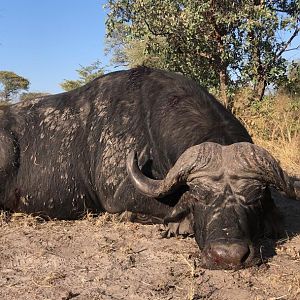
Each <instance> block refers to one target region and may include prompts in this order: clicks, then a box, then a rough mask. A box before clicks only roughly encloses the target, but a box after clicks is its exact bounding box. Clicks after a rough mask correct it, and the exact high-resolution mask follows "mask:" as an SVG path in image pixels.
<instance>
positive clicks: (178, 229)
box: [161, 215, 194, 238]
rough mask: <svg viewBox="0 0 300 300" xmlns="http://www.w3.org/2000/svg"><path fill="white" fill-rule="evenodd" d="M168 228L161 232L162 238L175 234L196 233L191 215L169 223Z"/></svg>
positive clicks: (189, 234) (188, 234)
mask: <svg viewBox="0 0 300 300" xmlns="http://www.w3.org/2000/svg"><path fill="white" fill-rule="evenodd" d="M166 227H167V228H166V229H164V230H163V232H162V233H161V237H162V238H170V237H174V236H179V235H181V236H191V235H193V234H194V230H193V221H192V219H191V218H190V216H189V215H188V216H186V217H185V218H184V219H183V220H182V221H180V222H178V223H168V224H167V225H166Z"/></svg>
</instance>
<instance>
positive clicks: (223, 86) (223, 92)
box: [219, 68, 229, 108]
mask: <svg viewBox="0 0 300 300" xmlns="http://www.w3.org/2000/svg"><path fill="white" fill-rule="evenodd" d="M219 77H220V98H221V100H222V102H223V104H224V106H225V107H226V108H228V107H229V101H228V96H227V74H226V70H225V69H224V68H223V69H222V70H220V72H219Z"/></svg>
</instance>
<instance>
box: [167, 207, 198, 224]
mask: <svg viewBox="0 0 300 300" xmlns="http://www.w3.org/2000/svg"><path fill="white" fill-rule="evenodd" d="M191 211H192V208H191V206H190V205H184V206H181V205H180V206H174V208H173V210H172V211H171V213H170V214H169V215H167V216H166V217H165V218H164V224H168V223H175V222H179V221H181V220H182V219H184V218H185V217H186V216H187V215H188V214H190V213H191Z"/></svg>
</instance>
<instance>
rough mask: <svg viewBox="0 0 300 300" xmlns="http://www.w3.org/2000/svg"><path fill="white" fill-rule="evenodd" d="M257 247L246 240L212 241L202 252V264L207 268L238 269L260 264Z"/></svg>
mask: <svg viewBox="0 0 300 300" xmlns="http://www.w3.org/2000/svg"><path fill="white" fill-rule="evenodd" d="M257 252H258V251H257V250H256V247H254V246H253V245H252V244H249V243H247V242H244V241H239V240H233V241H227V240H223V239H220V240H215V241H211V242H210V243H209V244H208V245H207V246H206V247H205V248H204V249H203V252H202V257H201V260H200V262H201V266H202V267H203V268H206V269H212V270H216V269H225V270H238V269H242V268H246V267H250V266H254V265H258V264H260V263H261V262H262V261H261V259H260V258H259V257H258V255H257Z"/></svg>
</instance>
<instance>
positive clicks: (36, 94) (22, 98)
mask: <svg viewBox="0 0 300 300" xmlns="http://www.w3.org/2000/svg"><path fill="white" fill-rule="evenodd" d="M47 95H49V93H41V92H30V93H22V94H21V95H20V101H30V100H34V99H37V98H41V97H44V96H47Z"/></svg>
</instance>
